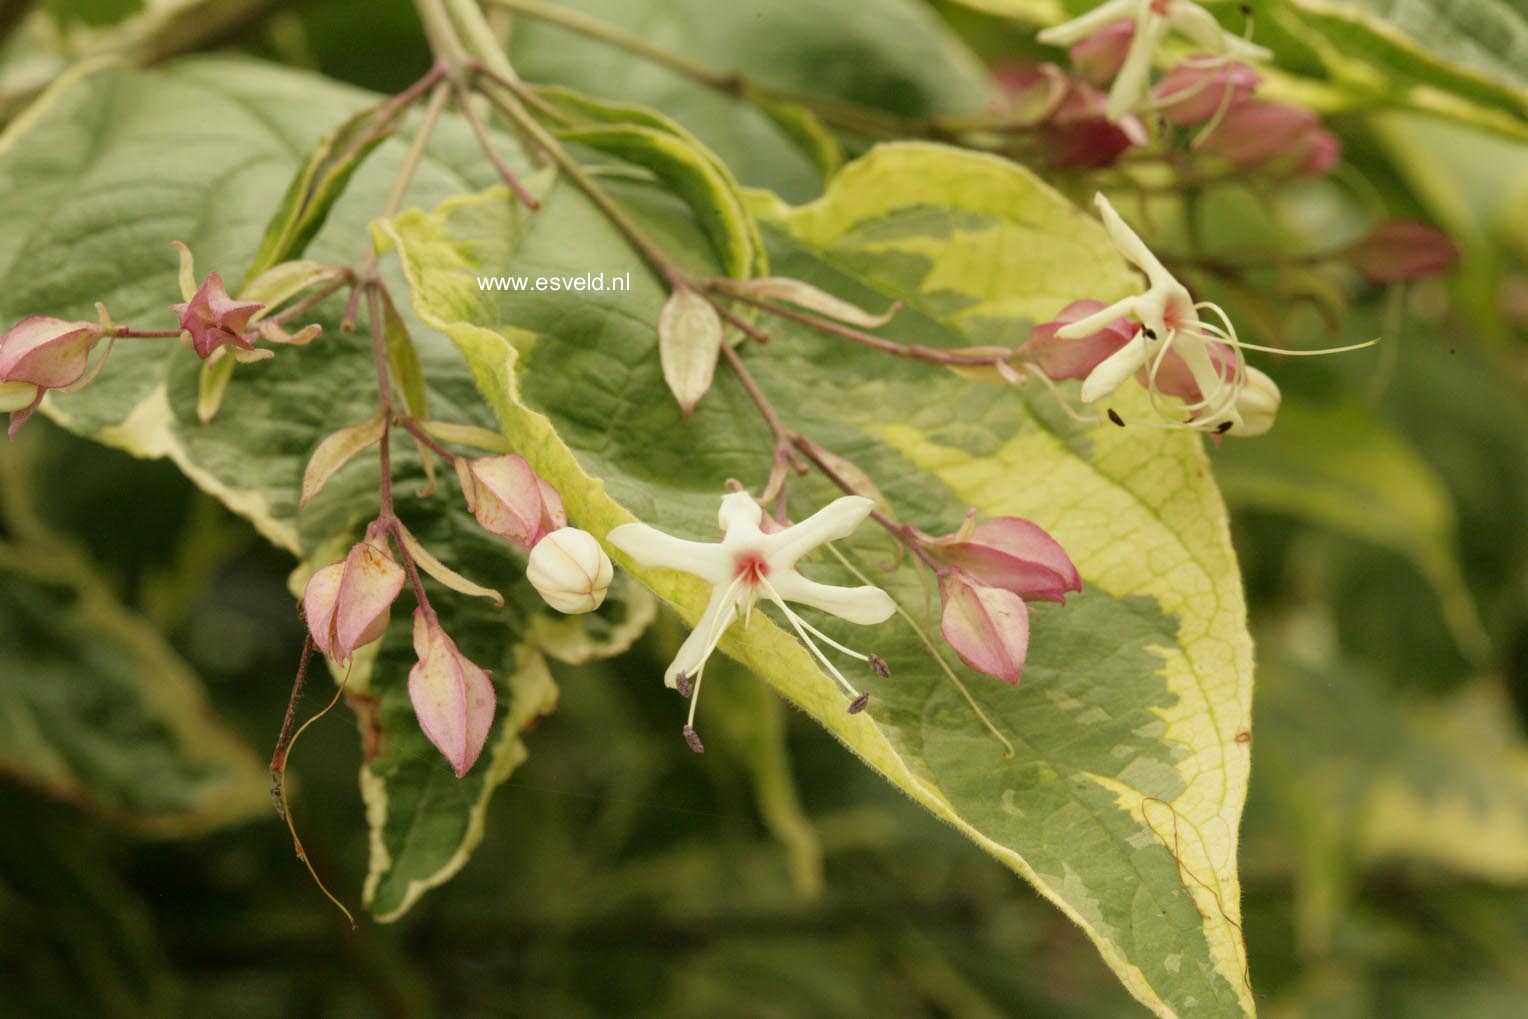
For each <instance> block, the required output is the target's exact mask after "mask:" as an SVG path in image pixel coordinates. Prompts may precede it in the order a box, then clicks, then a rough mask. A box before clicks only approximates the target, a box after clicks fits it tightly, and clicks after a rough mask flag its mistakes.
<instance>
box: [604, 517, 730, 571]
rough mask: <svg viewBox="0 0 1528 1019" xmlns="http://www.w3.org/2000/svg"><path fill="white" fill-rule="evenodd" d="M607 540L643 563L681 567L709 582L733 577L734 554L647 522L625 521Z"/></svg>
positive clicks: (673, 568)
mask: <svg viewBox="0 0 1528 1019" xmlns="http://www.w3.org/2000/svg"><path fill="white" fill-rule="evenodd" d="M605 540H606V541H608V542H609V543H610V544H612V545H614V546H615V547H616V548H618V549H620V550H621V551H622V552H625V553H626V554H627V555H629V556H631V558H633V559H635V560H636V561H637V562H638V563H641V564H642V565H643V566H652V567H656V568H658V569H663V570H679V571H681V572H683V573H689V574H693V575H694V576H697V577H699V578H700V579H702V580H704V581H705V582H706V583H708V584H720V583H724V582H727V581H730V580H731V579H732V555H731V553H729V552H726V551H723V549H722V547H721V546H720V545H717V544H707V543H706V542H703V541H688V540H686V539H684V538H676V537H674V536H673V535H671V534H664V533H663V532H662V531H660V530H658V529H657V528H656V527H649V526H648V525H647V524H622V525H621V526H619V527H616V528H613V529H612V530H611V531H610V533H609V534H607V535H605Z"/></svg>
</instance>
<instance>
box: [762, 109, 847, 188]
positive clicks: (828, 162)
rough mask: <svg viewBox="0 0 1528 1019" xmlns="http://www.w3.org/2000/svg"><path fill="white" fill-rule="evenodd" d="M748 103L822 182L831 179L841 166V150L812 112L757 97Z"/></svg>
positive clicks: (842, 152)
mask: <svg viewBox="0 0 1528 1019" xmlns="http://www.w3.org/2000/svg"><path fill="white" fill-rule="evenodd" d="M751 101H752V103H753V105H754V106H755V107H756V108H757V109H758V111H759V112H760V113H762V114H764V116H766V117H768V118H769V120H770V123H772V124H774V125H775V127H777V128H779V129H780V133H781V134H783V135H785V139H786V141H788V142H790V143H791V144H792V145H794V146H795V147H796V151H798V152H800V153H801V154H802V155H803V156H805V157H806V158H807V159H808V160H809V161H810V162H811V164H812V167H813V169H815V170H816V171H817V173H818V175H819V176H820V177H821V178H822V180H823V182H824V183H827V182H828V181H829V180H832V179H833V175H834V174H835V173H837V172H838V171H839V168H840V167H842V166H843V165H844V148H843V146H842V145H840V144H839V143H838V139H837V138H835V137H834V136H833V132H831V131H829V130H828V129H827V127H826V126H824V125H823V123H822V121H821V120H818V119H817V115H816V114H815V113H813V112H812V111H811V110H809V109H807V108H806V107H805V106H800V105H798V104H796V103H782V102H776V101H774V100H770V99H760V98H757V97H755V98H754V99H753V100H751Z"/></svg>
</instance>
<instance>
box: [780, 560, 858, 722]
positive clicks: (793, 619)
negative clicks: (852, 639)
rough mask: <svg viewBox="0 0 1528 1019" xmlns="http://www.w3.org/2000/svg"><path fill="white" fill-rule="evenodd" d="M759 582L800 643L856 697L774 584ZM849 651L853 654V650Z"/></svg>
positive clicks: (855, 691) (849, 683) (856, 693)
mask: <svg viewBox="0 0 1528 1019" xmlns="http://www.w3.org/2000/svg"><path fill="white" fill-rule="evenodd" d="M759 582H760V583H762V584H763V585H764V589H765V590H767V591H768V592H769V597H770V600H772V601H773V602H774V603H775V604H776V605H778V606H780V611H781V612H783V613H785V618H786V619H787V620H788V621H789V622H790V624H791V626H793V627H795V630H796V634H797V636H799V637H800V638H801V640H802V643H804V644H805V645H806V646H807V647H809V648H811V650H812V654H814V655H816V656H817V660H818V661H819V662H821V663H822V667H823V668H825V669H827V670H828V673H829V674H830V675H831V676H832V677H833V678H834V679H836V680H838V682H839V685H840V686H842V687H843V688H844V689H845V690H846V691H848V693H849V695H850V696H851V697H858V696H859V694H860V692H859V690H857V689H855V687H854V684H853V683H851V682H849V681H848V680H847V679H845V678H844V674H843V673H841V672H839V671H838V667H837V666H835V665H834V664H833V663H832V662H830V661H828V656H827V655H825V654H823V653H822V649H821V648H819V647H818V646H817V645H816V644H815V643H814V642H813V641H812V638H811V637H809V636H807V632H806V630H805V629H803V628H802V627H803V625H804V623H805V621H804V620H803V619H802V618H801V617H800V616H798V615H796V613H794V612H792V611H791V608H790V606H789V605H787V604H785V599H784V598H782V597H780V592H779V591H776V590H775V586H774V585H773V584H771V583H770V582H769V579H768V578H766V577H760V578H759ZM828 643H830V644H834V642H833V641H829V642H828ZM834 646H835V647H837V646H838V645H837V644H834ZM850 653H851V654H855V652H850ZM867 660H868V659H867Z"/></svg>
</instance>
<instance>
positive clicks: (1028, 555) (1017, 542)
mask: <svg viewBox="0 0 1528 1019" xmlns="http://www.w3.org/2000/svg"><path fill="white" fill-rule="evenodd" d="M928 549H929V551H930V552H932V553H933V554H934V555H935V556H936V557H937V558H939V559H940V560H942V561H944V562H947V563H949V564H950V565H952V566H955V567H958V568H959V569H960V570H962V571H964V572H965V573H966V574H967V575H968V576H969V577H971V578H972V579H973V580H975V581H977V582H978V583H980V584H984V585H986V586H989V587H999V588H1002V589H1004V590H1006V591H1011V592H1013V593H1014V594H1016V595H1018V596H1019V597H1021V598H1041V599H1044V600H1046V601H1057V602H1064V601H1065V600H1066V594H1067V592H1068V591H1080V590H1082V577H1081V575H1080V574H1079V573H1078V572H1077V567H1076V566H1075V565H1073V563H1072V560H1071V557H1070V556H1068V555H1067V554H1066V550H1065V549H1063V548H1062V547H1061V544H1060V542H1058V541H1056V539H1055V538H1052V537H1051V536H1050V535H1049V534H1048V533H1047V532H1046V531H1045V529H1044V528H1042V527H1041V526H1040V525H1039V524H1036V523H1034V522H1033V521H1030V520H1024V519H1021V518H1019V517H994V518H992V519H990V520H982V521H979V522H977V523H976V524H975V525H974V526H972V527H970V528H969V529H967V528H962V529H961V530H960V531H958V532H956V533H955V534H952V535H948V536H946V537H944V538H940V539H936V540H934V541H932V542H930V543H929V545H928Z"/></svg>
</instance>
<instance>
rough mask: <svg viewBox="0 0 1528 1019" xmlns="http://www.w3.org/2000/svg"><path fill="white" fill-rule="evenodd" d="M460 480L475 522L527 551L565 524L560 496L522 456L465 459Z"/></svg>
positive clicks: (565, 515)
mask: <svg viewBox="0 0 1528 1019" xmlns="http://www.w3.org/2000/svg"><path fill="white" fill-rule="evenodd" d="M462 480H463V487H464V489H465V490H466V491H467V493H468V498H467V504H468V506H469V507H470V508H471V509H472V512H473V514H474V515H475V516H476V517H477V519H478V523H480V524H482V525H483V528H484V529H485V530H488V531H491V532H493V533H494V534H497V535H500V536H502V537H505V538H508V539H509V540H510V541H513V542H514V543H515V544H517V545H519V546H520V547H521V548H525V549H529V548H530V547H531V546H533V545H535V544H536V543H537V542H538V541H540V540H541V538H542V536H543V535H545V534H547V533H548V532H550V531H555V530H556V529H557V528H559V527H562V526H563V525H564V524H566V523H567V522H568V517H567V514H566V513H565V512H564V511H563V508H562V497H561V496H559V495H558V494H557V490H556V489H555V488H553V487H552V486H551V485H549V484H547V483H546V482H545V481H543V480H542V479H541V478H540V477H538V476H537V474H536V472H535V471H533V470H531V465H530V464H528V463H526V462H525V458H524V457H521V456H516V455H515V454H513V453H511V454H508V455H506V456H492V457H480V458H478V459H476V460H469V461H467V474H466V476H464V477H463V479H462ZM469 481H470V486H469V485H468V482H469Z"/></svg>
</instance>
